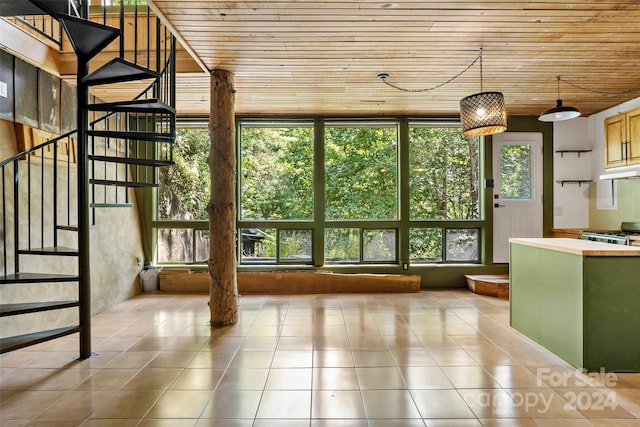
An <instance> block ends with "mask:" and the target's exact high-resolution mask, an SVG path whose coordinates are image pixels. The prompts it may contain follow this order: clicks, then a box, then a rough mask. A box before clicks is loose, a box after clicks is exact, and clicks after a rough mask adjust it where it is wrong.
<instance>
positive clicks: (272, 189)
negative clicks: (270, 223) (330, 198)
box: [239, 125, 313, 220]
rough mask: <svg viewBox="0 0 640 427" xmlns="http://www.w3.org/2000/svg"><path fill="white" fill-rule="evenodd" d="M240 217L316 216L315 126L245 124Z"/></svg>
mask: <svg viewBox="0 0 640 427" xmlns="http://www.w3.org/2000/svg"><path fill="white" fill-rule="evenodd" d="M240 146H241V149H240V152H241V154H240V175H239V176H240V181H241V190H240V191H241V197H240V218H241V219H245V220H246V219H253V220H270V219H311V218H313V127H312V126H291V127H289V126H281V127H279V126H261V125H243V126H242V127H241V130H240Z"/></svg>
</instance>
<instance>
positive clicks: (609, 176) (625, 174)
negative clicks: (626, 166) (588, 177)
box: [599, 169, 640, 179]
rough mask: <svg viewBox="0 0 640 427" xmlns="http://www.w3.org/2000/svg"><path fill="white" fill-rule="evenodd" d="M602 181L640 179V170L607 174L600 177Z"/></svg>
mask: <svg viewBox="0 0 640 427" xmlns="http://www.w3.org/2000/svg"><path fill="white" fill-rule="evenodd" d="M599 178H600V179H623V178H640V169H632V170H626V171H619V172H618V171H616V172H613V171H612V172H607V173H605V174H603V175H600V176H599Z"/></svg>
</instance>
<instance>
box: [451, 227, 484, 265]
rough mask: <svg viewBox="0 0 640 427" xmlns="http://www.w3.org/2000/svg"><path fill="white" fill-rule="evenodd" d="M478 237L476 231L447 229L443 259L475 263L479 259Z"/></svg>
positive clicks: (471, 229)
mask: <svg viewBox="0 0 640 427" xmlns="http://www.w3.org/2000/svg"><path fill="white" fill-rule="evenodd" d="M478 235H479V234H478V230H477V229H474V228H470V229H463V228H456V229H447V232H446V243H445V245H446V253H445V257H446V258H445V259H446V260H447V261H469V262H477V261H478V260H479V259H480V258H479V255H480V251H479V247H480V245H479V242H478Z"/></svg>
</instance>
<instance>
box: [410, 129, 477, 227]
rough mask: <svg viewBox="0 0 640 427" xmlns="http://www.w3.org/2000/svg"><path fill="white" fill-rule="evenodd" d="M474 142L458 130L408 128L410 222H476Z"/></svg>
mask: <svg viewBox="0 0 640 427" xmlns="http://www.w3.org/2000/svg"><path fill="white" fill-rule="evenodd" d="M478 153H479V152H478V139H477V138H467V137H465V136H463V135H462V130H461V129H460V128H458V127H442V126H440V127H434V126H424V125H423V126H420V125H416V126H412V127H411V128H410V129H409V211H410V215H411V219H479V218H480V209H479V192H478V187H479V177H478Z"/></svg>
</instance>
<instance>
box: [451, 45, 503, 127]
mask: <svg viewBox="0 0 640 427" xmlns="http://www.w3.org/2000/svg"><path fill="white" fill-rule="evenodd" d="M460 123H461V125H462V134H463V135H464V136H482V135H493V134H494V133H500V132H504V131H505V130H507V111H506V109H505V106H504V95H502V93H501V92H483V91H482V48H480V92H479V93H476V94H473V95H469V96H467V97H465V98H462V99H461V100H460Z"/></svg>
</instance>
